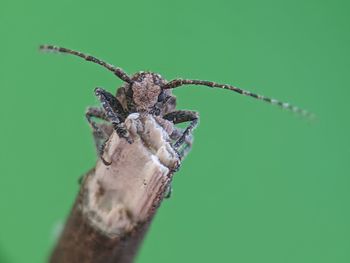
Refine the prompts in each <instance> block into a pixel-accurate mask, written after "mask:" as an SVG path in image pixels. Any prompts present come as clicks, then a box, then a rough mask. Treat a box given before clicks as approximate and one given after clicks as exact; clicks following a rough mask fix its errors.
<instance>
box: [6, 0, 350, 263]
mask: <svg viewBox="0 0 350 263" xmlns="http://www.w3.org/2000/svg"><path fill="white" fill-rule="evenodd" d="M349 11H350V4H349V2H348V1H341V0H329V1H319V0H318V1H316V0H314V1H305V0H296V1H271V0H270V1H258V0H255V1H254V0H252V1H247V0H240V1H223V0H217V1H189V0H177V1H160V0H159V1H154V0H153V1H109V2H108V1H89V2H88V1H68V0H60V1H39V0H37V1H14V0H11V1H10V0H1V2H0V38H1V41H0V52H1V56H0V72H1V73H0V74H1V75H0V90H1V95H0V114H1V115H0V116H1V124H0V125H1V129H0V133H1V136H0V145H1V146H0V162H1V175H0V187H1V188H0V261H1V262H10V263H11V262H14V263H15V262H44V261H45V259H46V258H47V257H48V255H49V253H50V250H51V248H52V246H53V244H54V239H55V238H54V233H55V231H56V232H57V229H58V228H59V225H60V223H62V222H64V219H65V217H66V215H67V214H68V212H69V210H70V207H71V204H72V202H73V200H74V198H75V195H76V193H77V189H78V183H77V181H78V178H79V176H80V175H82V174H83V173H84V172H86V171H87V170H89V169H90V168H91V167H92V166H94V163H95V160H96V156H95V152H94V148H93V142H92V138H91V132H90V128H89V126H88V125H87V123H86V121H85V118H84V112H85V108H86V107H87V106H88V105H97V99H96V98H95V97H94V94H93V89H94V88H95V87H96V86H100V87H104V88H106V89H108V90H109V91H113V92H114V91H115V89H116V88H117V87H118V86H119V85H121V81H120V80H118V79H117V78H116V77H114V76H113V75H112V74H111V73H110V72H108V71H106V70H105V69H103V68H101V67H99V66H97V65H93V64H91V63H88V62H84V61H83V60H81V59H78V58H75V57H71V56H61V55H56V54H42V53H39V52H38V50H37V48H38V45H39V44H45V43H47V44H56V45H61V46H64V47H69V48H73V49H77V50H80V51H83V52H86V53H90V54H93V55H95V56H97V57H100V58H103V59H105V60H107V61H108V62H110V63H113V64H116V65H118V66H120V67H122V68H123V69H125V70H126V71H127V72H128V73H134V72H136V71H139V70H151V71H155V72H159V73H161V74H162V75H163V76H164V77H165V78H166V79H168V80H170V79H172V78H175V77H184V78H197V79H208V80H213V81H218V82H223V83H231V84H234V85H237V86H239V87H241V88H245V89H248V90H251V91H254V92H257V93H260V94H264V95H267V96H272V97H275V98H279V99H281V100H286V101H290V102H293V103H295V104H297V105H299V106H301V107H305V108H307V109H309V110H311V111H313V112H314V113H316V114H317V116H318V118H317V120H316V121H314V122H311V123H310V122H309V121H307V120H304V119H302V118H300V117H298V116H294V114H291V113H289V112H286V111H282V110H280V109H278V108H277V107H274V106H271V105H268V104H266V103H263V102H259V101H256V100H253V99H251V98H247V97H243V96H240V95H238V94H236V93H232V92H229V91H225V90H220V89H216V90H215V89H209V88H205V87H194V86H192V87H191V86H188V87H186V88H182V89H177V90H176V91H175V94H176V95H177V97H178V108H180V109H193V110H198V111H199V112H200V114H201V123H200V126H199V128H198V129H197V130H196V131H195V144H194V147H193V151H192V152H191V154H190V155H189V156H188V158H187V159H186V160H185V161H184V163H183V166H182V168H181V170H180V171H179V172H178V173H177V174H176V177H175V181H174V192H173V196H172V198H171V199H170V200H167V201H165V202H164V203H163V205H162V207H161V209H160V210H159V211H158V214H157V217H156V219H155V221H154V222H153V225H152V227H151V229H150V231H149V233H148V236H147V238H146V240H145V243H144V245H143V247H142V249H141V252H140V254H139V256H138V260H137V262H140V263H141V262H167V263H171V262H240V263H252V262H256V263H263V262H266V263H281V262H293V263H294V262H298V263H302V262H305V263H306V262H307V263H311V262H335V263H340V262H350V225H349V224H350V211H349V209H350V204H349V201H350V191H349V186H350V185H349V184H350V179H349V176H350V160H349V156H350V139H349V134H350V123H349V113H350V111H349V106H350V105H349V95H350V88H349V87H350V74H349V68H350V50H349V47H350V31H349V29H350V17H349Z"/></svg>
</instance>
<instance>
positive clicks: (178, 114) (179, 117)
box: [164, 110, 199, 149]
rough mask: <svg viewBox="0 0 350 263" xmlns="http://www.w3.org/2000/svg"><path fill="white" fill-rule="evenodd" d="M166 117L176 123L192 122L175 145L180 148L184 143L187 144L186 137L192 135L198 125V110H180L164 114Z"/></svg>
mask: <svg viewBox="0 0 350 263" xmlns="http://www.w3.org/2000/svg"><path fill="white" fill-rule="evenodd" d="M164 119H166V120H169V121H172V122H173V123H174V124H177V123H182V122H188V121H189V122H190V124H189V125H188V126H187V127H186V129H185V130H184V131H183V132H182V134H181V135H180V136H179V138H178V139H177V141H176V142H175V143H174V145H173V146H174V148H175V149H179V148H180V147H181V146H183V145H184V144H187V142H186V138H187V137H188V136H191V134H192V131H193V130H194V129H195V128H196V126H197V125H198V121H199V114H198V112H196V111H188V110H178V111H173V112H170V113H168V114H166V115H164ZM185 148H186V147H185Z"/></svg>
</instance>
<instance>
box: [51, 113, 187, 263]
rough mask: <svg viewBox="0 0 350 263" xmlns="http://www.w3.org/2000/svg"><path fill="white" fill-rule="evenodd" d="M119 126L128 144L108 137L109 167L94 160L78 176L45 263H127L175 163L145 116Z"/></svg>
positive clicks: (161, 130) (161, 128)
mask: <svg viewBox="0 0 350 263" xmlns="http://www.w3.org/2000/svg"><path fill="white" fill-rule="evenodd" d="M125 125H126V128H127V130H128V132H129V133H130V135H131V137H132V139H133V141H134V142H133V143H132V144H129V143H128V142H126V140H124V139H120V138H119V137H118V135H116V133H113V134H112V136H111V137H110V139H109V141H108V142H107V144H106V147H105V151H104V155H103V158H104V159H105V160H107V161H108V162H109V161H110V162H111V165H109V166H106V165H105V164H104V163H103V162H102V161H101V160H99V161H98V162H97V164H96V167H95V168H94V169H92V170H91V171H90V172H88V173H87V174H86V176H85V177H84V179H83V181H82V184H81V187H80V191H79V194H78V197H77V198H76V201H75V204H74V206H73V209H72V211H71V214H70V216H69V218H68V220H67V223H66V225H65V228H64V230H63V232H62V234H61V237H60V239H59V241H58V243H57V246H56V247H55V249H54V251H53V253H52V255H51V258H50V262H52V263H58V262H59V263H62V262H69V263H76V262H79V263H90V262H91V263H92V262H94V263H102V262H103V263H109V262H118V263H129V262H133V260H134V257H135V255H136V253H137V250H138V247H139V245H140V243H141V242H142V239H143V237H144V235H145V233H146V231H147V228H148V226H149V224H150V223H151V221H152V218H153V216H154V214H155V212H156V210H157V208H158V207H159V205H160V203H161V201H162V199H163V198H164V195H165V192H166V190H167V188H168V186H169V184H170V182H171V178H172V175H173V172H174V171H175V170H176V169H177V168H178V166H179V164H180V160H179V158H178V155H177V153H176V152H175V151H174V150H173V148H172V146H171V144H170V139H169V137H168V134H169V131H167V130H166V129H167V127H166V125H164V124H162V125H160V124H159V123H158V122H157V121H156V120H155V119H154V118H153V117H152V116H151V115H145V116H141V115H140V114H131V115H129V117H128V118H127V119H126V121H125ZM169 127H170V126H168V128H169ZM170 128H171V127H170Z"/></svg>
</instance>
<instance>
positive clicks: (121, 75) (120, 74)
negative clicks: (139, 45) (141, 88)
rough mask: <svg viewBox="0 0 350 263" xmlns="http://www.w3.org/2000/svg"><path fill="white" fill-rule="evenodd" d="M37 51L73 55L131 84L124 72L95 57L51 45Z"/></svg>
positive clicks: (42, 46)
mask: <svg viewBox="0 0 350 263" xmlns="http://www.w3.org/2000/svg"><path fill="white" fill-rule="evenodd" d="M39 49H40V50H41V51H53V52H59V53H67V54H71V55H75V56H78V57H81V58H83V59H85V60H87V61H91V62H93V63H96V64H99V65H101V66H102V67H104V68H106V69H108V70H110V71H112V72H113V73H114V74H115V75H116V76H117V77H118V78H120V79H121V80H123V81H125V82H128V83H131V82H132V80H131V79H130V77H129V76H128V75H127V74H126V73H125V72H124V70H122V69H121V68H118V67H115V66H113V65H112V64H109V63H107V62H105V61H103V60H100V59H98V58H96V57H93V56H90V55H86V54H84V53H81V52H79V51H75V50H71V49H68V48H64V47H57V46H53V45H41V46H40V47H39Z"/></svg>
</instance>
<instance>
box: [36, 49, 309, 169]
mask: <svg viewBox="0 0 350 263" xmlns="http://www.w3.org/2000/svg"><path fill="white" fill-rule="evenodd" d="M40 49H41V50H45V51H57V52H60V53H68V54H72V55H75V56H79V57H81V58H83V59H85V60H87V61H91V62H94V63H97V64H99V65H101V66H103V67H105V68H107V69H108V70H110V71H112V72H113V73H114V74H115V75H116V76H117V77H118V78H120V79H121V80H123V81H124V84H123V85H122V86H121V87H120V88H119V89H118V90H117V93H116V95H112V94H111V93H109V92H108V91H106V90H104V89H102V88H96V89H95V94H96V96H97V97H98V99H99V100H100V102H101V106H102V108H96V107H90V108H88V110H87V112H86V117H87V120H88V121H89V123H90V125H91V127H92V129H93V131H94V138H95V142H96V146H97V148H98V149H101V151H100V153H102V152H103V148H104V142H105V141H106V140H107V139H108V138H109V136H110V135H111V132H112V131H113V130H115V131H116V132H117V134H118V135H119V137H121V138H124V139H125V140H127V141H128V142H129V143H132V142H133V141H132V139H131V138H130V136H129V134H128V132H127V130H126V129H125V125H124V121H125V119H126V118H127V116H129V115H130V114H131V113H140V114H141V115H142V114H143V115H146V114H150V115H152V116H153V117H155V118H156V119H158V121H159V122H161V123H163V124H164V123H166V122H170V123H171V124H172V125H173V126H174V125H175V124H178V123H183V122H190V124H189V125H188V126H187V127H186V128H185V129H180V128H177V127H175V126H174V127H172V129H171V132H170V134H169V136H170V138H171V139H172V140H173V142H172V146H173V148H174V149H175V150H176V151H177V152H178V154H179V157H180V158H182V157H183V156H185V155H186V153H187V152H188V151H189V149H190V148H191V145H192V131H193V129H194V128H195V127H196V126H197V124H198V120H199V114H198V113H197V112H195V111H188V110H176V98H175V96H174V95H172V92H171V89H173V88H177V87H180V86H184V85H203V86H208V87H212V88H221V89H227V90H231V91H234V92H237V93H239V94H242V95H245V96H249V97H253V98H255V99H258V100H262V101H265V102H268V103H271V104H275V105H277V106H279V107H281V108H284V109H288V110H290V111H292V112H296V113H299V114H301V115H303V116H308V117H310V116H311V114H310V113H309V112H307V111H305V110H303V109H300V108H298V107H296V106H293V105H291V104H289V103H285V102H281V101H279V100H275V99H271V98H268V97H265V96H262V95H258V94H255V93H252V92H250V91H246V90H243V89H240V88H237V87H234V86H231V85H227V84H219V83H215V82H211V81H206V80H191V79H174V80H172V81H169V82H168V81H166V80H165V79H163V78H162V77H161V76H160V75H159V74H156V73H153V72H143V71H141V72H138V73H136V74H134V75H133V76H131V77H130V76H129V75H127V74H126V73H125V72H124V71H123V70H122V69H121V68H118V67H115V66H113V65H111V64H109V63H106V62H104V61H102V60H100V59H98V58H96V57H93V56H90V55H86V54H84V53H81V52H78V51H75V50H71V49H67V48H63V47H56V46H52V45H43V46H40ZM92 118H99V119H102V120H104V121H106V123H103V124H101V123H97V122H95V121H94V120H93V119H92ZM164 125H165V124H164ZM100 156H101V158H102V154H100ZM102 160H103V161H104V163H105V164H106V165H109V164H110V163H109V162H107V161H105V160H104V159H103V158H102Z"/></svg>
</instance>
